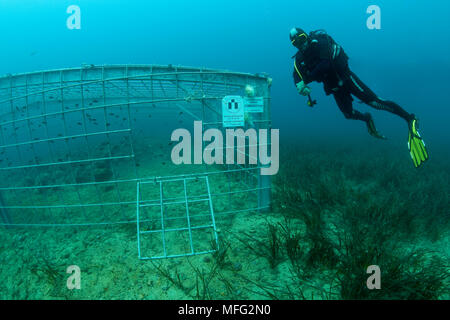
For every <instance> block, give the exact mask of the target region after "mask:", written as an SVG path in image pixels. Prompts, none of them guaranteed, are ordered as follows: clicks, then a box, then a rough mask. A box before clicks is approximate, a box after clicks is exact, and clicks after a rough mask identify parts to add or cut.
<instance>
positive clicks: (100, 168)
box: [0, 65, 271, 259]
mask: <svg viewBox="0 0 450 320" xmlns="http://www.w3.org/2000/svg"><path fill="white" fill-rule="evenodd" d="M247 85H251V86H253V87H254V88H255V92H256V94H257V95H258V96H261V97H263V98H264V111H263V112H262V113H255V114H252V117H253V121H252V126H253V127H254V128H255V129H261V128H266V129H270V127H271V120H270V81H269V78H268V77H267V76H265V75H253V74H245V73H235V72H228V71H218V70H210V69H199V68H190V67H178V66H171V65H169V66H156V65H119V66H116V65H114V66H94V65H83V66H82V67H81V68H72V69H61V70H50V71H43V72H33V73H27V74H19V75H7V76H4V77H2V78H0V178H1V179H0V214H1V218H2V221H1V222H2V225H3V226H5V227H7V228H10V227H19V226H21V227H28V226H40V227H52V226H59V227H62V226H73V227H76V226H95V225H109V224H127V223H133V224H134V223H135V224H136V225H137V238H138V250H139V257H140V258H142V259H147V258H148V259H152V258H166V257H172V256H174V257H175V256H180V255H190V254H199V253H206V252H210V251H211V250H215V249H216V248H215V247H214V245H213V246H212V247H211V246H210V247H208V246H205V245H204V244H205V243H207V242H208V240H212V241H213V243H215V244H216V245H217V233H216V224H215V217H219V216H226V215H229V214H233V213H238V212H245V211H261V210H267V209H268V208H269V207H270V178H269V177H267V176H261V175H260V172H259V168H260V165H214V166H211V165H209V166H208V165H180V166H175V165H173V164H172V162H171V160H170V150H171V146H172V143H173V142H171V141H170V134H171V132H172V131H173V130H175V129H177V128H180V127H183V128H188V129H191V128H192V125H193V121H202V126H203V128H204V129H205V130H206V129H208V128H219V129H221V130H224V128H223V127H222V105H221V101H222V98H223V97H224V96H227V95H241V96H242V95H244V88H245V87H246V86H247ZM203 143H204V142H203ZM247 156H248V154H247ZM146 237H150V238H152V239H149V240H145V238H146ZM154 241H157V242H158V243H162V245H160V246H157V245H153V244H152V243H153V242H154ZM180 243H182V244H181V245H180ZM175 244H176V245H175ZM171 248H172V249H173V250H172V249H171ZM156 249H157V250H156ZM144 250H147V252H148V254H147V253H144V252H143V251H144ZM157 251H158V252H157Z"/></svg>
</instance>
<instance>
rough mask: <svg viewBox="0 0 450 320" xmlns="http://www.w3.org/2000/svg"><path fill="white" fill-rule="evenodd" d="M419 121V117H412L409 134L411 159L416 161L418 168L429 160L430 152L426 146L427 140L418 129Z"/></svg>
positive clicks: (415, 164) (415, 165)
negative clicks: (425, 140) (424, 139)
mask: <svg viewBox="0 0 450 320" xmlns="http://www.w3.org/2000/svg"><path fill="white" fill-rule="evenodd" d="M417 127H418V122H417V119H415V118H414V119H412V120H411V121H410V123H409V136H408V149H409V154H410V155H411V159H412V161H413V163H414V167H416V168H418V167H420V166H421V165H422V163H424V162H425V161H427V160H428V152H427V149H426V146H425V142H424V141H423V139H422V137H421V136H420V134H419V131H417Z"/></svg>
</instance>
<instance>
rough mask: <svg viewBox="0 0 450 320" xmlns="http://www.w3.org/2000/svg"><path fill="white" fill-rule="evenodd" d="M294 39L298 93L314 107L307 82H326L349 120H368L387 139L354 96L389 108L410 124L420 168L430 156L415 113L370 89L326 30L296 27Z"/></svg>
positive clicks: (414, 156) (410, 140) (410, 139)
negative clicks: (384, 98) (349, 64)
mask: <svg viewBox="0 0 450 320" xmlns="http://www.w3.org/2000/svg"><path fill="white" fill-rule="evenodd" d="M290 40H291V43H292V45H293V46H294V47H296V48H297V49H298V52H297V54H296V55H295V56H294V57H295V60H294V82H295V85H296V87H297V90H298V92H299V93H300V94H301V95H303V96H305V97H308V105H309V106H310V107H313V106H314V105H315V104H316V101H315V100H312V99H311V89H310V88H309V87H308V86H307V85H308V84H309V83H311V82H313V81H316V82H322V83H323V86H324V90H325V93H326V95H330V94H332V95H333V96H334V99H335V100H336V103H337V105H338V107H339V109H340V110H341V112H342V113H343V114H344V116H345V118H346V119H353V120H361V121H364V122H365V123H366V125H367V129H368V131H369V134H370V135H372V136H373V137H375V138H378V139H386V138H385V137H384V136H383V135H381V134H380V133H379V132H378V131H377V129H376V127H375V123H374V121H373V119H372V115H371V114H370V113H361V112H359V111H357V110H355V109H353V97H352V95H353V96H355V97H357V98H358V99H360V100H361V101H362V102H364V103H365V104H367V105H369V106H371V107H373V108H375V109H378V110H385V111H388V112H391V113H393V114H396V115H398V116H399V117H401V118H403V119H404V120H405V121H406V122H407V123H408V128H409V137H408V148H409V152H410V155H411V158H412V160H413V163H414V166H415V167H416V168H417V167H419V166H420V165H421V164H422V163H423V162H425V161H426V160H427V159H428V152H427V150H426V148H425V143H424V142H423V140H422V138H421V137H420V134H419V132H418V131H417V128H418V120H417V118H416V117H415V115H414V114H410V113H408V112H406V111H405V110H404V109H402V108H401V107H400V106H399V105H398V104H396V103H395V102H392V101H387V100H383V99H381V98H380V97H378V96H377V95H376V94H375V93H374V92H373V91H372V90H370V89H369V87H367V86H366V85H365V84H364V83H363V82H362V81H361V80H360V79H359V78H358V77H357V76H356V74H354V73H353V72H352V71H351V70H350V68H349V66H348V59H349V58H348V56H347V54H346V53H345V52H344V50H343V48H342V47H341V46H340V45H338V44H337V43H336V42H335V41H334V40H333V38H332V37H331V36H329V35H328V34H327V33H326V32H325V31H322V30H318V31H313V32H311V33H309V34H307V33H306V32H305V31H303V30H302V29H300V28H293V29H292V30H291V31H290ZM294 57H293V58H294Z"/></svg>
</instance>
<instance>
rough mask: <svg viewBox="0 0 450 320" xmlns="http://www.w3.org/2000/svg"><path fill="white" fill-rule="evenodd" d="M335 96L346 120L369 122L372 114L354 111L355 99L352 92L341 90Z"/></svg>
mask: <svg viewBox="0 0 450 320" xmlns="http://www.w3.org/2000/svg"><path fill="white" fill-rule="evenodd" d="M333 96H334V100H336V103H337V105H338V107H339V109H340V110H341V112H342V113H343V114H344V117H345V118H346V119H352V120H361V121H364V122H367V121H369V118H370V114H368V113H361V112H359V111H358V110H354V109H353V98H352V95H351V94H350V92H348V91H346V90H345V89H343V88H341V89H340V90H339V91H338V92H335V93H334V94H333Z"/></svg>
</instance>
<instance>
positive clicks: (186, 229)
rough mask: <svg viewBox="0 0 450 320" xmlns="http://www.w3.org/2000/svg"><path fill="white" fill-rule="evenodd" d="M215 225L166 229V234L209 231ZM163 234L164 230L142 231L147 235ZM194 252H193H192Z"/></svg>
mask: <svg viewBox="0 0 450 320" xmlns="http://www.w3.org/2000/svg"><path fill="white" fill-rule="evenodd" d="M213 227H214V225H212V224H209V225H204V226H195V227H190V228H189V227H185V228H172V229H164V233H168V232H176V231H189V230H198V229H208V228H213ZM160 232H162V229H160V230H147V231H140V233H141V234H147V233H160ZM192 252H193V251H192Z"/></svg>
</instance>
